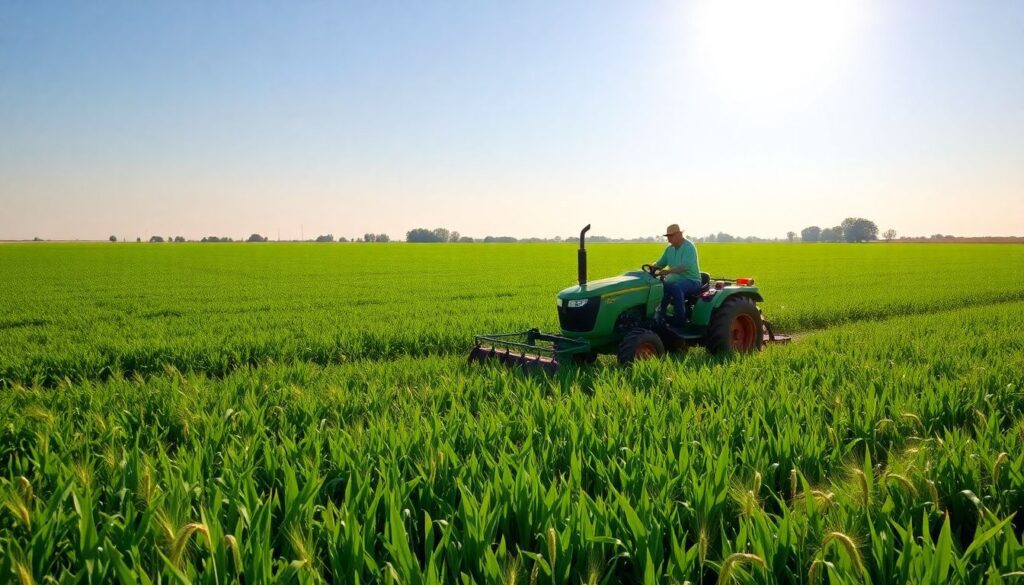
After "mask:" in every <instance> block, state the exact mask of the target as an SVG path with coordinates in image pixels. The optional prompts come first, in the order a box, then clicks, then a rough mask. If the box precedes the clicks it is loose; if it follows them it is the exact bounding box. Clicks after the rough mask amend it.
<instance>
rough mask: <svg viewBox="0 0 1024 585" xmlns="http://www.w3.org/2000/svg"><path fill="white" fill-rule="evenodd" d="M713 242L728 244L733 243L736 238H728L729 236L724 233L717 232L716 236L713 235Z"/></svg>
mask: <svg viewBox="0 0 1024 585" xmlns="http://www.w3.org/2000/svg"><path fill="white" fill-rule="evenodd" d="M715 241H716V242H726V243H728V242H735V241H736V238H734V237H733V236H730V235H729V234H727V233H725V232H718V234H717V235H715Z"/></svg>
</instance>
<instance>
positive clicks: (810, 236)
mask: <svg viewBox="0 0 1024 585" xmlns="http://www.w3.org/2000/svg"><path fill="white" fill-rule="evenodd" d="M800 240H801V241H804V242H820V241H821V228H820V227H818V226H816V225H812V226H810V227H805V228H804V229H802V230H800Z"/></svg>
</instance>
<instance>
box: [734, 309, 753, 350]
mask: <svg viewBox="0 0 1024 585" xmlns="http://www.w3.org/2000/svg"><path fill="white" fill-rule="evenodd" d="M756 329H757V328H756V327H755V326H754V318H753V317H751V316H750V315H737V316H736V318H735V319H733V321H732V328H731V331H730V334H731V337H732V348H733V349H736V350H740V351H744V350H748V349H751V348H753V347H754V335H755V333H756Z"/></svg>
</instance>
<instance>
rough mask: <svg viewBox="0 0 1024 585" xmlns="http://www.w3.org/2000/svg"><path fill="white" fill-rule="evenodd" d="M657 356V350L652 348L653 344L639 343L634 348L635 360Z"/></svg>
mask: <svg viewBox="0 0 1024 585" xmlns="http://www.w3.org/2000/svg"><path fill="white" fill-rule="evenodd" d="M656 355H658V351H657V349H655V348H654V344H653V343H651V342H646V343H641V344H640V345H639V346H637V348H636V359H638V360H645V359H647V358H652V357H654V356H656Z"/></svg>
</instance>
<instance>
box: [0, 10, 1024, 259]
mask: <svg viewBox="0 0 1024 585" xmlns="http://www.w3.org/2000/svg"><path fill="white" fill-rule="evenodd" d="M847 216H862V217H867V218H869V219H872V220H874V221H875V222H876V223H877V224H878V225H879V227H880V228H881V229H882V230H884V229H886V228H890V227H891V228H895V229H896V230H897V232H899V233H900V234H901V235H902V234H906V235H930V234H933V233H939V232H941V233H947V234H957V235H1024V2H1019V1H1013V0H992V1H990V2H978V1H976V0H964V1H961V2H949V1H942V0H930V1H927V2H925V1H913V0H908V1H900V2H890V1H886V2H882V1H877V2H866V1H865V2H828V1H827V0H772V1H770V2H766V1H758V2H746V1H739V0H716V1H715V2H714V3H711V2H703V3H701V2H655V1H652V2H622V1H617V2H605V1H594V0H586V1H573V2H570V1H558V2H551V1H522V2H476V1H470V0H465V1H458V0H447V1H443V2H387V1H372V2H371V1H360V2H326V1H325V2H320V1H310V2H205V1H202V2H200V1H195V2H188V1H181V2H177V1H175V2H138V1H124V2H107V1H95V2H93V1H90V2H25V1H17V0H0V239H21V238H32V237H34V236H39V237H43V238H82V239H105V238H106V237H107V236H108V235H111V234H113V235H117V236H118V237H127V238H130V239H134V238H135V237H136V236H142V237H144V238H145V237H147V236H148V235H153V234H158V235H163V236H168V235H179V234H180V235H184V236H186V237H188V238H199V237H201V236H204V235H227V236H231V237H235V238H240V237H245V236H248V234H250V233H253V232H259V233H262V234H264V235H267V236H270V238H271V239H276V238H277V237H278V234H280V237H281V238H284V239H288V238H297V237H299V235H300V233H303V234H304V235H305V236H306V237H307V238H309V237H312V236H315V235H318V234H323V233H333V234H334V235H335V236H346V237H352V236H357V235H362V234H363V233H364V232H368V231H372V232H386V233H389V234H390V235H391V236H392V237H393V238H394V237H404V233H405V232H406V231H407V230H409V229H411V228H414V227H427V228H433V227H438V226H444V227H448V228H450V229H455V230H458V231H460V232H461V233H462V234H464V235H471V236H476V237H483V236H485V235H514V236H542V237H550V236H555V235H562V236H565V235H569V234H573V233H577V232H578V231H579V228H580V226H582V225H583V224H586V223H592V224H593V225H594V228H593V231H592V232H591V233H594V234H603V235H608V236H646V235H654V234H658V233H661V232H662V230H663V229H664V226H665V225H666V224H668V223H675V222H678V223H680V224H681V225H682V226H683V228H684V229H685V230H686V231H687V232H688V233H691V234H694V235H703V234H706V233H708V232H712V231H714V232H718V231H725V232H729V233H733V234H737V235H759V236H765V237H774V236H784V234H785V233H786V231H788V230H794V231H797V232H799V231H800V229H801V228H803V227H806V226H808V225H821V226H829V225H836V224H838V223H839V222H840V221H841V220H842V219H843V218H844V217H847Z"/></svg>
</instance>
